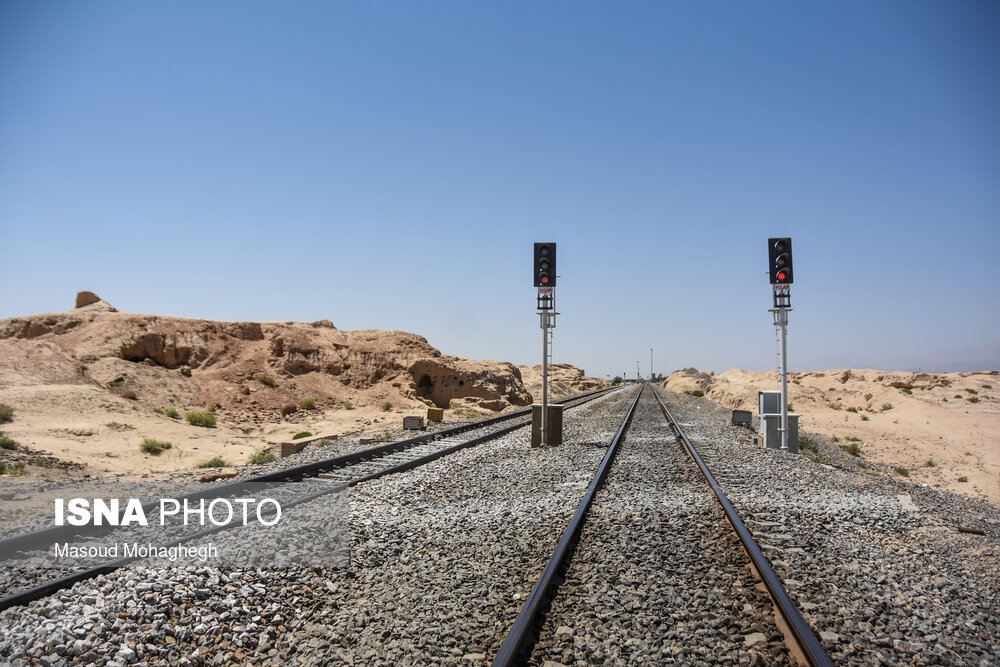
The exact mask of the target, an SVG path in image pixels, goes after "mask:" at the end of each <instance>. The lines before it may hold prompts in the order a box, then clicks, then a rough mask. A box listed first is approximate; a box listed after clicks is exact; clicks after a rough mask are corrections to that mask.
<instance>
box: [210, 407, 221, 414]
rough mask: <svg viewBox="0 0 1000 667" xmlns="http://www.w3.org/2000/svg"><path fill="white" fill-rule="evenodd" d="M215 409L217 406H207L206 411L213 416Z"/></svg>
mask: <svg viewBox="0 0 1000 667" xmlns="http://www.w3.org/2000/svg"><path fill="white" fill-rule="evenodd" d="M217 407H219V406H217V405H210V406H208V411H209V412H211V413H212V414H213V415H214V414H215V409H216V408H217Z"/></svg>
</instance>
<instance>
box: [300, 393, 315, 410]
mask: <svg viewBox="0 0 1000 667" xmlns="http://www.w3.org/2000/svg"><path fill="white" fill-rule="evenodd" d="M299 407H300V408H302V409H303V410H315V409H316V399H315V398H313V397H312V396H306V397H305V398H303V399H302V400H301V401H299Z"/></svg>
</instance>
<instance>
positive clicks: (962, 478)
mask: <svg viewBox="0 0 1000 667" xmlns="http://www.w3.org/2000/svg"><path fill="white" fill-rule="evenodd" d="M958 481H960V482H968V481H969V478H968V477H966V476H965V475H962V476H961V477H959V478H958Z"/></svg>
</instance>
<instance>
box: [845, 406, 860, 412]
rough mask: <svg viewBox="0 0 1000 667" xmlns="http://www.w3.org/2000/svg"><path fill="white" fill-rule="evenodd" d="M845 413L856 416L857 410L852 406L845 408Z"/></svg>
mask: <svg viewBox="0 0 1000 667" xmlns="http://www.w3.org/2000/svg"><path fill="white" fill-rule="evenodd" d="M847 411H848V412H853V413H855V414H857V412H858V409H857V408H856V407H854V406H853V405H852V406H851V407H849V408H847Z"/></svg>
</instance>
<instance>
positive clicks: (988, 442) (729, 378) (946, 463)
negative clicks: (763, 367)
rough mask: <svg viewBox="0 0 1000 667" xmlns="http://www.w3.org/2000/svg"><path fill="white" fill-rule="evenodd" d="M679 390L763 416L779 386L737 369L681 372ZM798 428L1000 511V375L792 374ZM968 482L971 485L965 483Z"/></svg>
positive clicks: (674, 379)
mask: <svg viewBox="0 0 1000 667" xmlns="http://www.w3.org/2000/svg"><path fill="white" fill-rule="evenodd" d="M665 386H666V387H667V388H668V389H671V390H672V391H678V392H683V391H696V390H701V391H704V392H705V393H706V396H707V397H708V398H710V399H712V400H714V401H716V402H718V403H720V404H722V405H725V406H728V407H731V408H739V409H746V410H753V411H754V413H756V412H757V392H758V391H770V390H776V389H778V388H779V387H780V385H779V383H778V379H777V374H776V373H774V372H770V373H764V372H753V371H743V370H739V369H732V370H729V371H726V372H725V373H723V374H721V375H718V376H715V375H713V374H711V373H699V372H697V371H695V370H693V369H688V370H686V371H679V372H677V373H674V374H672V375H671V376H670V377H669V378H668V379H667V382H666V383H665ZM789 402H790V403H791V405H792V408H793V409H792V410H791V411H792V412H795V413H797V414H799V415H800V417H799V432H800V433H813V434H818V435H821V436H824V437H826V438H827V439H828V440H830V441H831V442H836V443H837V444H839V445H845V446H848V445H850V444H851V442H852V440H851V439H854V438H856V439H857V440H856V441H855V442H856V444H858V445H859V446H860V447H861V452H862V455H863V457H864V458H866V459H870V460H872V461H877V462H879V463H885V464H888V465H891V466H893V467H901V468H906V469H907V470H908V471H909V472H910V479H911V480H913V481H917V482H921V483H926V484H929V485H932V486H934V487H937V488H944V489H948V490H950V491H954V492H957V493H963V494H966V495H971V496H976V497H980V498H986V499H988V500H989V502H991V503H992V504H994V505H997V506H1000V374H998V373H997V372H995V371H993V372H984V373H945V374H928V373H893V372H886V371H878V370H870V369H864V370H857V369H849V370H844V369H841V370H829V371H822V372H815V373H791V374H790V375H789ZM961 478H965V479H966V480H967V481H960V479H961Z"/></svg>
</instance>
